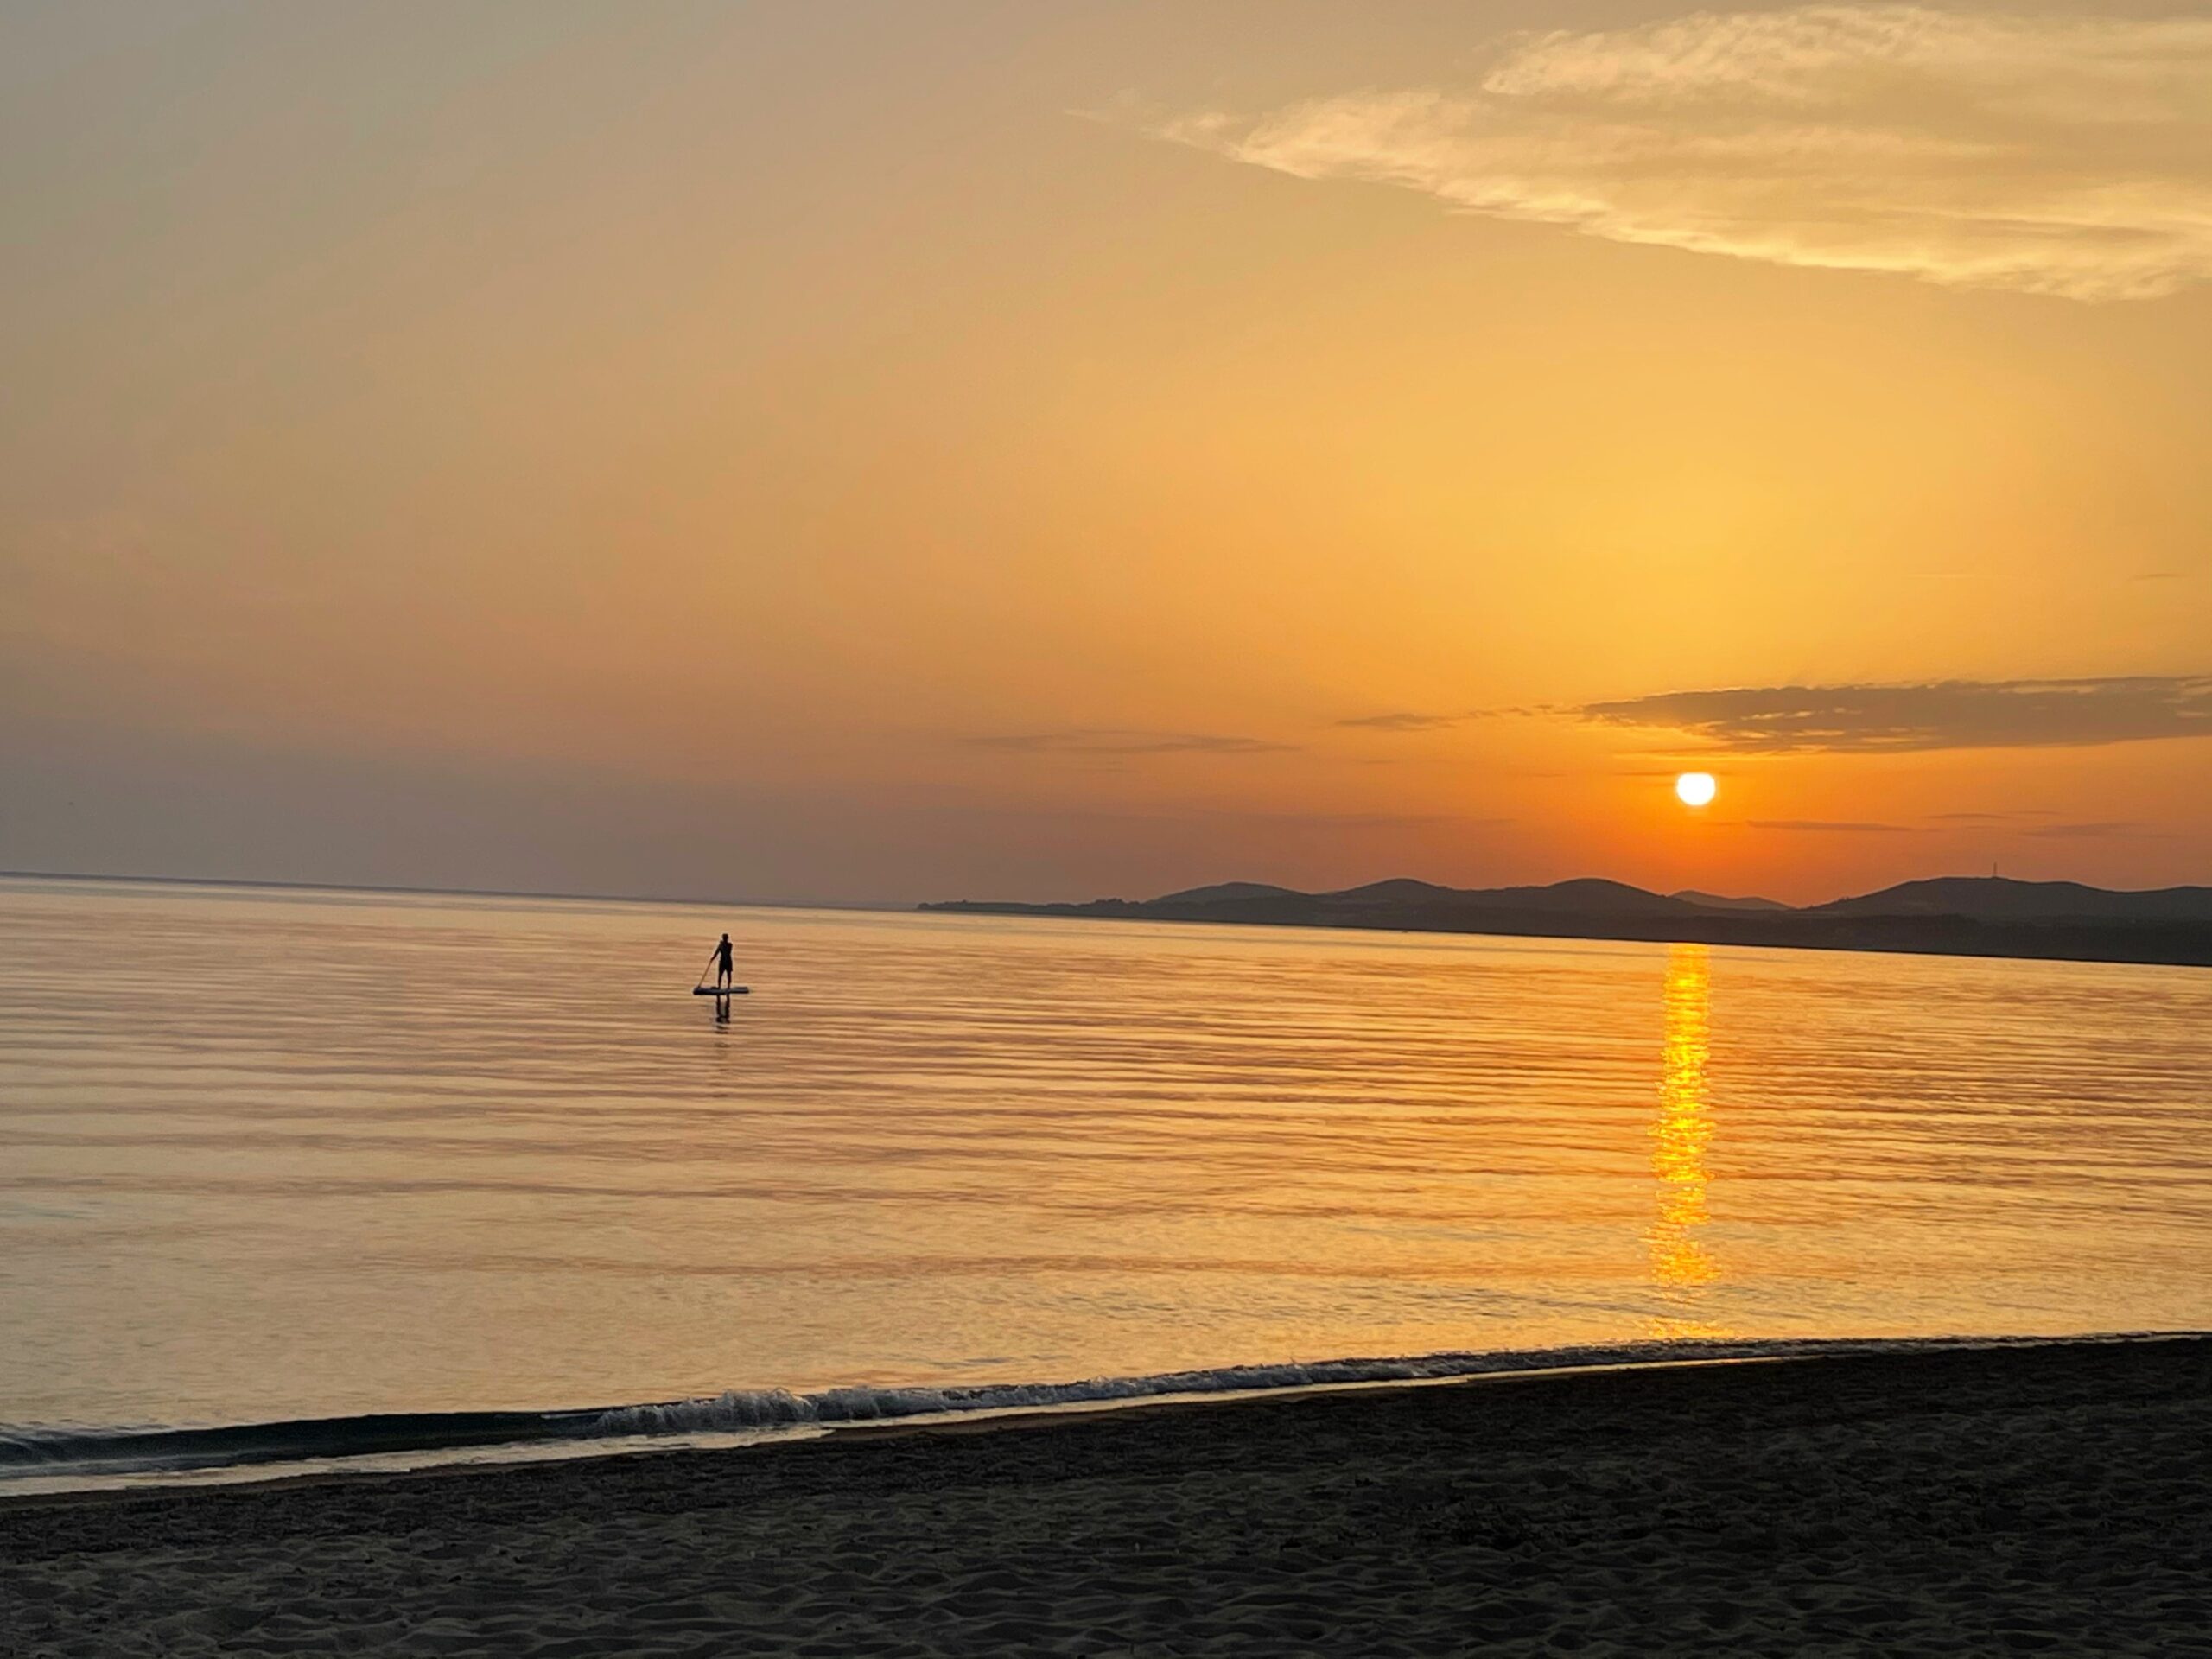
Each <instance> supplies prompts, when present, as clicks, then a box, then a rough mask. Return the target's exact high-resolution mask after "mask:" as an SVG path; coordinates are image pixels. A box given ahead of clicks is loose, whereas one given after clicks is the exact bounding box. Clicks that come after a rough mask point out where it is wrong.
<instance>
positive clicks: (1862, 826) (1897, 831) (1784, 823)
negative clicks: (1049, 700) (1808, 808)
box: [1744, 818, 1919, 836]
mask: <svg viewBox="0 0 2212 1659" xmlns="http://www.w3.org/2000/svg"><path fill="white" fill-rule="evenodd" d="M1744 827H1745V829H1793V830H1799V829H1802V830H1807V831H1811V832H1815V833H1817V834H1821V835H1841V836H1910V835H1916V834H1918V833H1919V832H1918V831H1917V830H1915V829H1910V828H1908V827H1907V826H1905V825H1904V824H1902V823H1831V822H1828V821H1827V820H1825V819H1821V818H1746V819H1745V821H1744Z"/></svg>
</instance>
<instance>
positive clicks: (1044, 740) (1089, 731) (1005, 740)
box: [966, 728, 1298, 755]
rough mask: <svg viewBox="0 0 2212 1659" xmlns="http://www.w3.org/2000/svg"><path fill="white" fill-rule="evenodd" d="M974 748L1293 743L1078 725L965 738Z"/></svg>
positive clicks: (1240, 749) (1201, 750) (1193, 748)
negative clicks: (1071, 727) (1079, 726)
mask: <svg viewBox="0 0 2212 1659" xmlns="http://www.w3.org/2000/svg"><path fill="white" fill-rule="evenodd" d="M966 741H968V742H969V743H970V744H972V745H974V746H975V747H978V748H985V749H1011V750H1015V751H1019V752H1020V753H1033V754H1037V753H1041V754H1109V755H1130V754H1284V753H1290V752H1292V751H1293V750H1294V749H1296V747H1298V746H1297V745H1296V744H1294V743H1270V742H1268V741H1266V740H1264V739H1262V738H1257V737H1227V736H1221V735H1217V734H1213V733H1210V732H1141V731H1117V730H1111V729H1103V728H1075V729H1072V730H1068V731H1058V732H1014V733H1007V734H1002V735H989V736H982V737H971V738H969V739H967V740H966Z"/></svg>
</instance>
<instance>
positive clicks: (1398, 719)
mask: <svg viewBox="0 0 2212 1659" xmlns="http://www.w3.org/2000/svg"><path fill="white" fill-rule="evenodd" d="M1474 718H1475V716H1474V715H1423V714H1415V713H1413V712H1410V711H1401V712H1396V713H1392V714H1387V715H1354V716H1353V717H1352V718H1351V719H1350V720H1340V721H1338V722H1337V724H1338V725H1339V726H1350V727H1355V728H1358V729H1360V730H1363V731H1370V732H1436V731H1442V730H1443V729H1445V728H1446V727H1451V726H1463V725H1465V723H1466V722H1467V721H1470V720H1472V719H1474Z"/></svg>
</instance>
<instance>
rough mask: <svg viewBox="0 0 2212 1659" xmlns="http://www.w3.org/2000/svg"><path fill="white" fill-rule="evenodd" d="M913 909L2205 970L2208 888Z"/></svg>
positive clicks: (1403, 883) (1206, 897)
mask: <svg viewBox="0 0 2212 1659" xmlns="http://www.w3.org/2000/svg"><path fill="white" fill-rule="evenodd" d="M922 908H923V909H924V910H938V911H980V912H990V913H993V914H1011V915H1042V916H1077V917H1085V916H1095V917H1111V918H1121V919H1123V920H1135V921H1164V922H1243V923H1249V924H1255V925H1271V926H1292V927H1370V928H1395V929H1400V930H1403V931H1422V932H1446V933H1497V934H1507V935H1516V934H1517V935H1533V936H1537V937H1545V938H1612V939H1651V940H1669V941H1681V942H1703V943H1705V944H1748V945H1774V946H1793V947H1796V948H1799V949H1804V950H1898V951H1911V952H1924V953H1934V954H1938V955H1948V956H1981V957H2071V958H2077V959H2082V960H2090V961H2107V962H2143V963H2175V964H2181V965H2191V966H2212V887H2166V888H2162V889H2159V890H2157V891H2154V892H2136V893H2131V892H2115V891H2113V890H2111V889H2108V888H2104V887H2084V886H2082V885H2081V884H2080V883H2078V882H2073V881H2012V880H2004V879H2002V878H1999V877H1995V876H1988V877H1979V876H1977V877H1963V876H1961V877H1945V878H1942V879H1941V880H1930V881H1908V882H1905V883H1904V884H1902V885H1901V886H1898V887H1885V888H1884V889H1883V890H1882V891H1880V892H1879V893H1866V894H1862V895H1860V896H1859V897H1857V898H1852V899H1837V900H1835V901H1834V903H1832V904H1827V905H1816V906H1810V907H1808V908H1806V909H1802V910H1800V909H1792V908H1791V907H1790V906H1787V905H1782V904H1777V903H1776V902H1775V901H1774V900H1773V899H1727V898H1722V897H1719V896H1717V895H1715V894H1713V893H1697V892H1682V893H1650V892H1647V891H1646V890H1644V889H1643V888H1642V887H1630V886H1629V885H1627V884H1626V883H1624V882H1620V881H1607V880H1599V879H1597V878H1594V877H1584V878H1581V879H1580V880H1572V881H1558V882H1554V883H1552V884H1551V885H1550V886H1548V887H1440V886H1439V885H1437V884H1436V883H1435V882H1433V881H1420V880H1414V879H1413V878H1411V877H1409V876H1398V877H1394V878H1392V879H1390V880H1383V881H1371V882H1369V883H1368V884H1367V885H1366V886H1364V887H1346V888H1344V889H1343V890H1341V891H1339V892H1335V893H1300V892H1299V891H1298V890H1297V889H1296V888H1294V887H1276V886H1274V885H1273V884H1271V883H1268V882H1264V881H1224V882H1219V883H1217V884H1215V885H1214V886H1211V887H1192V888H1189V889H1187V890H1185V891H1184V892H1181V893H1168V894H1166V895H1165V896H1164V897H1162V898H1159V899H1139V900H1135V901H1134V902H1132V901H1130V900H1128V899H1094V900H1092V901H1090V903H1088V904H1061V905H1024V904H1004V903H995V902H989V901H976V900H968V899H963V900H961V901H959V902H957V903H952V904H938V905H924V906H922Z"/></svg>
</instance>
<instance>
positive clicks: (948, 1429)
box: [0, 1336, 2212, 1656]
mask: <svg viewBox="0 0 2212 1659" xmlns="http://www.w3.org/2000/svg"><path fill="white" fill-rule="evenodd" d="M1503 1381H1510V1382H1512V1383H1515V1384H1516V1386H1515V1387H1512V1388H1491V1387H1478V1386H1473V1383H1491V1382H1503ZM1017 1423H1018V1427H1015V1426H1014V1425H1016V1424H1017ZM994 1427H995V1432H982V1431H983V1429H984V1425H983V1424H982V1423H980V1422H973V1423H957V1422H944V1421H938V1422H926V1421H925V1422H918V1423H912V1424H884V1425H880V1426H873V1427H868V1428H848V1429H846V1430H843V1431H842V1432H839V1433H832V1434H827V1435H821V1436H817V1437H814V1438H810V1439H804V1440H784V1441H780V1442H777V1443H772V1444H764V1445H757V1446H751V1447H745V1448H738V1449H731V1450H713V1451H699V1450H680V1449H670V1450H656V1451H652V1452H639V1453H635V1454H632V1455H627V1456H623V1457H619V1458H603V1459H577V1460H564V1461H561V1462H546V1463H537V1464H515V1465H499V1466H496V1467H493V1466H463V1467H445V1468H439V1469H429V1470H423V1471H416V1472H414V1473H410V1474H404V1475H376V1476H370V1475H351V1476H340V1477H334V1478H308V1479H306V1480H300V1481H278V1482H269V1483H262V1484H251V1485H220V1486H201V1487H196V1488H167V1489H162V1488H151V1487H149V1488H140V1489H137V1490H135V1491H109V1492H101V1493H81V1492H80V1493H72V1494H56V1495H53V1496H48V1497H34V1496H24V1497H18V1498H14V1499H10V1500H9V1501H7V1502H6V1503H0V1627H5V1628H9V1629H10V1630H14V1631H16V1632H17V1639H18V1640H19V1641H20V1642H22V1643H24V1645H23V1646H22V1648H21V1649H20V1651H22V1652H23V1653H25V1654H39V1655H43V1654H49V1653H51V1654H62V1653H69V1652H85V1653H95V1652H108V1651H141V1650H143V1651H162V1652H179V1653H190V1652H229V1651H245V1650H253V1651H262V1652H272V1651H291V1650H295V1649H303V1648H309V1647H321V1646H344V1645H354V1646H369V1647H374V1646H378V1645H384V1646H389V1647H400V1646H404V1647H405V1648H406V1649H407V1650H409V1651H410V1652H411V1651H440V1652H456V1653H460V1652H465V1653H479V1652H481V1653H510V1652H515V1653H531V1652H542V1653H546V1654H552V1653H556V1652H559V1653H567V1654H586V1653H601V1652H605V1653H614V1652H637V1651H652V1652H664V1653H692V1652H696V1653H700V1654H706V1653H710V1652H724V1651H731V1650H742V1651H746V1652H760V1653H781V1652H791V1653H798V1652H816V1653H823V1654H832V1653H848V1654H876V1653H883V1654H889V1653H905V1654H938V1653H944V1654H953V1653H963V1654H964V1653H1001V1652H1003V1653H1032V1652H1061V1653H1070V1654H1078V1653H1080V1654H1092V1653H1096V1654H1101V1655H1103V1654H1108V1653H1115V1654H1122V1653H1128V1652H1131V1651H1134V1652H1136V1653H1140V1654H1160V1655H1166V1654H1186V1653H1209V1654H1211V1653H1224V1654H1225V1653H1255V1654H1258V1653H1269V1654H1274V1653H1292V1652H1312V1653H1359V1654H1363V1655H1376V1656H1386V1655H1391V1654H1406V1655H1414V1654H1429V1653H1435V1652H1439V1651H1467V1650H1480V1651H1485V1652H1492V1651H1494V1652H1499V1653H1530V1654H1535V1653H1551V1652H1567V1651H1573V1652H1581V1653H1586V1654H1594V1653H1619V1654H1629V1653H1656V1652H1674V1651H1680V1652H1684V1653H1688V1652H1713V1651H1728V1652H1735V1651H1745V1652H1773V1653H1777V1654H1779V1653H1789V1654H1809V1653H1827V1652H1835V1653H1843V1652H1868V1651H1883V1652H1890V1653H1911V1652H1927V1653H1936V1652H1959V1651H1974V1652H2009V1651H2023V1652H2028V1651H2050V1652H2053V1653H2063V1654H2102V1653H2110V1654H2137V1653H2144V1654H2147V1653H2154V1652H2155V1653H2175V1652H2183V1651H2190V1650H2195V1649H2191V1648H2190V1646H2189V1645H2188V1644H2189V1643H2192V1642H2197V1641H2201V1640H2202V1639H2203V1638H2204V1637H2205V1635H2206V1632H2208V1631H2212V1587H2208V1586H2205V1585H2204V1584H2203V1583H2202V1582H2201V1580H2202V1573H2201V1570H2200V1569H2201V1563H2202V1560H2205V1559H2208V1558H2212V1338H2205V1337H2201V1336H2191V1337H2171V1338H2150V1339H2145V1340H2111V1339H2105V1340H2097V1341H2089V1342H2067V1341H2053V1342H2048V1343H2040V1342H2039V1343H2036V1344H2000V1345H1986V1344H1978V1345H1961V1346H1947V1347H1944V1348H1941V1349H1930V1350H1922V1351H1911V1352H1895V1351H1891V1352H1879V1353H1872V1354H1856V1355H1829V1356H1821V1357H1809V1358H1796V1359H1791V1360H1789V1361H1788V1363H1781V1362H1779V1361H1777V1362H1773V1363H1764V1362H1755V1363H1742V1362H1737V1363H1730V1362H1722V1363H1711V1364H1692V1365H1675V1366H1654V1367H1619V1366H1614V1367H1600V1368H1598V1369H1595V1370H1579V1371H1573V1372H1569V1373H1550V1374H1538V1373H1534V1372H1522V1373H1518V1374H1515V1373H1503V1374H1492V1375H1489V1376H1483V1377H1479V1378H1475V1379H1469V1380H1468V1381H1466V1382H1459V1383H1452V1384H1448V1385H1434V1384H1425V1383H1410V1384H1408V1383H1401V1384H1398V1385H1395V1386H1393V1385H1390V1384H1377V1385H1374V1386H1361V1387H1351V1388H1344V1389H1333V1390H1317V1391H1300V1392H1298V1393H1295V1394H1293V1395H1285V1396H1276V1397H1259V1398H1249V1397H1248V1398H1242V1399H1237V1400H1235V1401H1229V1400H1203V1401H1196V1402H1180V1401H1178V1402H1165V1401H1160V1402H1152V1403H1151V1404H1148V1405H1147V1406H1146V1407H1144V1408H1141V1409H1122V1408H1115V1409H1108V1410H1103V1411H1102V1410H1090V1411H1084V1412H1078V1413H1052V1412H1039V1413H1036V1414H1029V1415H1027V1416H1025V1417H1022V1418H1020V1419H1019V1420H1014V1419H1007V1418H1001V1419H999V1420H997V1421H996V1423H995V1425H994Z"/></svg>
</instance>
